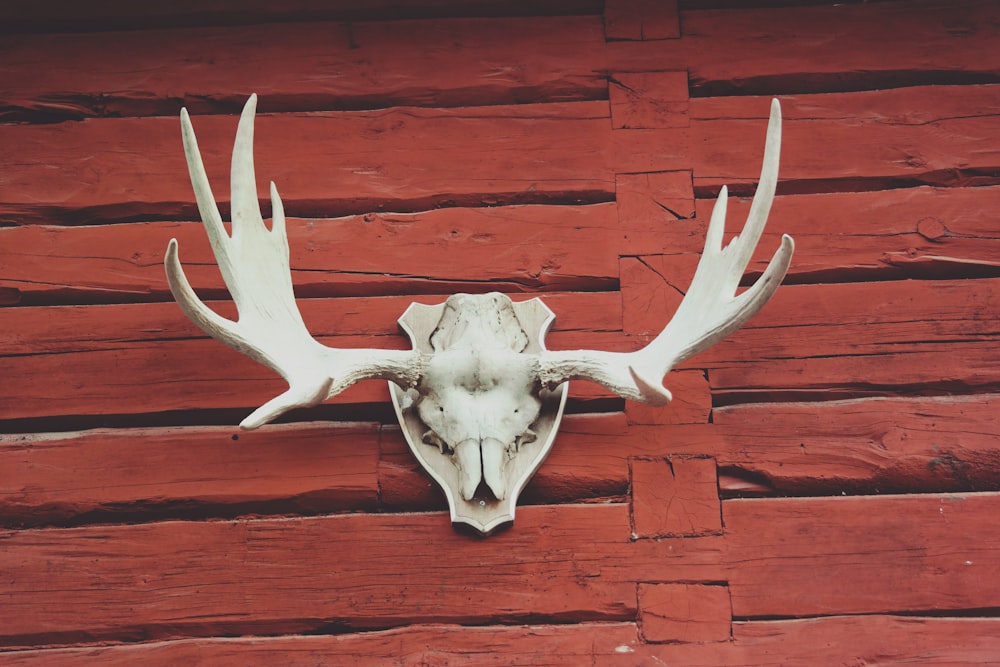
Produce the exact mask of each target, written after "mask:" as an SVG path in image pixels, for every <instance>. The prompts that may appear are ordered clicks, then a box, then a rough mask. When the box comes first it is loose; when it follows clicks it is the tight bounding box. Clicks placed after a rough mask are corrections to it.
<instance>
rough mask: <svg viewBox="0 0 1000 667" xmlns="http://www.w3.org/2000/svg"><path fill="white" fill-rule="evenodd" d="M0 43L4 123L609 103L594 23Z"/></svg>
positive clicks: (407, 24)
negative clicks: (184, 110) (250, 110)
mask: <svg viewBox="0 0 1000 667" xmlns="http://www.w3.org/2000/svg"><path fill="white" fill-rule="evenodd" d="M298 20H302V17H299V19H298ZM0 44H2V47H3V50H4V54H5V58H4V62H3V64H2V65H0V79H3V80H4V81H5V83H6V86H5V88H4V90H3V92H2V93H0V120H4V121H12V120H28V121H31V120H37V119H43V120H46V121H49V122H51V121H54V120H62V119H80V118H86V117H100V116H146V115H165V116H174V115H176V114H177V112H178V111H179V110H180V107H181V106H187V107H188V110H189V111H190V112H191V113H193V114H206V113H220V112H221V113H233V112H235V111H238V110H239V109H240V107H242V105H243V102H244V101H245V100H246V97H247V95H249V94H250V93H251V92H256V93H258V94H259V95H260V96H261V105H260V109H261V111H262V112H267V113H271V112H278V111H333V110H343V109H363V108H378V107H387V106H405V105H412V106H482V105H490V104H518V103H525V102H547V101H568V100H586V99H591V100H592V99H601V98H604V97H606V96H607V84H606V81H605V79H604V77H603V75H602V72H603V70H604V69H605V67H604V35H603V30H602V26H601V21H600V18H599V17H598V16H588V17H531V18H509V19H508V18H489V19H453V20H442V19H430V20H411V21H377V22H359V23H327V22H320V21H316V22H309V23H278V24H274V23H271V24H266V23H265V24H260V25H250V26H242V27H234V26H227V27H219V28H191V29H173V30H138V31H133V32H118V33H116V34H115V35H114V36H113V38H111V39H109V38H108V35H107V34H106V33H101V32H80V33H75V34H68V35H67V34H47V35H37V34H35V35H5V36H3V37H0ZM123 57H124V58H127V59H128V66H127V67H124V66H122V64H121V61H122V59H123Z"/></svg>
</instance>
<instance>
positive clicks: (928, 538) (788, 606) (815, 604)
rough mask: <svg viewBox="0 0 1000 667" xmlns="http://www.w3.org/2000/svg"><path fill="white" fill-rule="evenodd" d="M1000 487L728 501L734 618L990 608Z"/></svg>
mask: <svg viewBox="0 0 1000 667" xmlns="http://www.w3.org/2000/svg"><path fill="white" fill-rule="evenodd" d="M998 511H1000V494H997V493H982V494H961V495H950V496H935V495H924V496H897V497H892V496H887V497H871V496H868V497H865V496H858V497H852V498H808V499H806V498H802V499H799V498H785V499H777V500H773V499H767V500H727V501H725V502H723V503H722V516H723V521H724V523H725V526H726V547H727V563H728V564H729V568H730V570H729V573H728V577H727V578H728V580H729V590H730V593H731V595H732V601H733V614H734V615H735V616H736V617H738V618H754V617H768V616H815V615H829V614H856V613H881V612H899V611H919V612H925V613H926V612H931V613H934V612H943V611H951V610H962V609H991V608H994V607H995V605H996V601H997V599H998V596H1000V536H998V535H997V533H996V532H995V531H990V530H985V529H984V528H985V527H986V526H988V525H990V522H991V521H993V520H994V517H996V515H997V512H998Z"/></svg>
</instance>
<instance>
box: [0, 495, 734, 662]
mask: <svg viewBox="0 0 1000 667" xmlns="http://www.w3.org/2000/svg"><path fill="white" fill-rule="evenodd" d="M517 522H518V530H512V531H507V532H504V533H501V534H499V535H495V536H493V537H491V538H490V539H489V540H482V539H476V538H474V537H470V536H465V535H459V534H457V533H455V531H453V529H452V528H451V526H450V524H449V522H448V521H447V516H446V515H442V514H440V513H433V514H423V515H421V514H396V515H382V516H376V515H345V516H334V517H321V518H313V519H268V520H242V521H212V522H187V521H180V522H165V523H158V524H146V525H134V526H125V525H119V526H94V527H86V528H66V529H49V530H21V531H7V532H6V533H5V534H4V535H3V540H2V544H3V547H2V550H0V571H3V572H4V573H5V574H4V578H5V581H6V582H7V583H6V587H7V593H6V595H5V604H4V605H3V606H2V608H0V620H2V623H0V628H2V636H0V644H2V645H5V646H9V647H16V646H26V645H31V644H49V643H67V642H69V643H74V642H80V641H94V640H100V639H133V640H134V639H140V638H141V639H147V640H148V639H167V638H173V637H180V636H214V635H219V634H232V633H236V634H244V633H254V634H256V633H260V632H266V633H268V634H274V633H299V632H303V631H310V630H311V631H316V630H320V629H322V628H327V627H340V628H345V629H346V628H384V627H386V626H390V625H391V626H395V625H404V624H411V623H426V622H445V623H447V622H453V623H475V624H485V623H490V622H511V621H516V620H517V619H518V618H526V617H530V618H531V619H532V620H533V621H539V620H542V619H546V618H548V619H551V620H552V621H556V620H558V621H561V622H580V621H587V620H606V621H613V620H625V619H629V618H632V617H634V615H635V605H636V583H635V582H636V581H640V580H641V581H658V580H663V579H664V578H667V579H669V580H675V579H678V578H680V579H685V580H691V581H714V580H717V578H718V577H719V576H720V565H719V555H720V548H721V544H720V542H719V538H694V539H685V540H664V541H652V540H644V541H640V542H631V541H630V540H629V533H630V530H629V519H628V508H627V506H624V505H598V506H595V505H580V506H574V505H564V506H557V507H538V508H532V507H527V508H522V509H521V510H520V511H519V512H518V517H517ZM456 554H461V556H460V557H456ZM42 575H44V584H41V583H40V582H41V581H42V580H41V579H40V578H39V577H41V576H42ZM69 590H72V591H73V594H72V595H69V596H67V595H66V591H69ZM278 590H280V591H286V592H287V591H294V594H282V595H275V591H278Z"/></svg>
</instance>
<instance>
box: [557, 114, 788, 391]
mask: <svg viewBox="0 0 1000 667" xmlns="http://www.w3.org/2000/svg"><path fill="white" fill-rule="evenodd" d="M780 152H781V107H780V106H779V105H778V100H773V101H772V102H771V117H770V120H769V122H768V125H767V139H766V140H765V145H764V160H763V165H762V166H761V172H760V183H759V184H758V185H757V191H756V192H755V193H754V197H753V203H752V204H751V205H750V213H749V215H748V216H747V222H746V225H745V226H744V227H743V233H742V234H740V235H739V236H736V237H735V238H734V239H733V240H732V241H731V242H730V243H729V245H727V246H726V247H725V248H723V247H722V237H723V233H724V231H725V224H726V201H727V198H728V190H727V189H726V187H725V186H723V187H722V190H721V191H720V192H719V197H718V199H717V200H716V202H715V207H714V208H713V209H712V217H711V219H710V221H709V223H708V232H707V234H706V238H705V250H704V252H703V253H702V256H701V260H699V262H698V268H697V269H696V270H695V274H694V279H693V280H692V282H691V287H690V288H688V291H687V294H685V296H684V300H683V301H682V302H681V305H680V306H679V307H678V308H677V312H676V313H675V314H674V317H673V319H671V320H670V322H669V323H668V324H667V326H666V328H664V330H663V331H662V332H661V333H660V335H658V336H657V337H656V338H654V339H653V340H652V341H651V342H650V343H649V345H647V346H646V347H644V348H643V349H641V350H638V351H636V352H631V353H620V352H602V351H600V350H575V351H563V352H561V351H549V352H544V353H543V354H542V356H541V359H540V361H539V376H540V378H541V380H542V381H543V382H544V383H545V384H547V385H549V386H553V385H556V384H559V383H560V382H564V381H566V380H572V379H576V378H579V379H585V380H591V381H593V382H597V383H598V384H601V385H603V386H605V387H607V388H608V389H610V390H611V391H613V392H615V393H616V394H618V395H619V396H621V397H623V398H627V399H631V400H634V401H642V402H644V403H651V404H653V405H665V404H666V403H668V402H670V399H671V395H670V392H669V391H668V390H667V389H666V388H664V386H663V376H665V375H666V374H667V372H668V371H669V370H670V369H671V368H673V367H674V366H675V365H677V364H679V363H681V362H682V361H684V360H685V359H688V358H689V357H692V356H694V355H695V354H697V353H698V352H700V351H702V350H704V349H706V348H709V347H711V346H712V345H714V344H715V343H717V342H719V341H720V340H722V339H723V338H725V337H726V336H728V335H729V334H731V333H732V332H733V331H735V330H736V329H738V328H739V327H741V326H743V324H744V323H745V322H746V321H747V320H749V319H750V318H751V317H753V316H754V315H755V314H756V313H757V311H759V310H760V309H761V308H763V307H764V304H765V303H767V301H768V300H769V299H770V298H771V296H772V295H773V294H774V291H775V290H776V289H778V285H780V284H781V280H782V278H784V277H785V273H786V272H787V271H788V265H789V263H790V262H791V261H792V252H793V251H794V249H795V243H794V242H793V241H792V237H791V236H789V235H787V234H785V235H783V236H782V237H781V247H780V248H779V249H778V251H777V252H776V253H775V255H774V257H773V258H772V259H771V262H770V264H768V266H767V268H766V269H765V270H764V273H763V275H762V276H761V277H760V278H759V279H758V280H757V282H756V283H755V284H754V285H753V286H752V287H750V288H749V289H747V290H746V291H745V292H743V293H742V294H740V295H738V296H737V295H736V289H737V287H739V284H740V278H741V277H742V276H743V271H744V270H746V267H747V264H748V263H749V262H750V258H751V256H752V255H753V251H754V248H756V246H757V241H758V240H760V235H761V232H763V231H764V225H765V223H766V222H767V215H768V213H769V212H770V210H771V202H772V201H773V199H774V191H775V187H776V186H777V182H778V157H779V153H780Z"/></svg>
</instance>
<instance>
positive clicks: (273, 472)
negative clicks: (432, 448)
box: [0, 422, 379, 527]
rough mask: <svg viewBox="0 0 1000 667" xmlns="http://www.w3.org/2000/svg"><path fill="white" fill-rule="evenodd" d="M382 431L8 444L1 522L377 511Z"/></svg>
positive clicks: (79, 437) (333, 429) (103, 433)
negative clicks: (380, 437)
mask: <svg viewBox="0 0 1000 667" xmlns="http://www.w3.org/2000/svg"><path fill="white" fill-rule="evenodd" d="M378 441H379V426H378V425H377V424H365V425H359V424H334V423H323V422H318V423H315V424H296V425H283V426H272V427H269V428H267V429H263V430H259V431H253V432H244V431H240V430H239V429H237V428H235V427H227V428H220V427H187V428H163V429H106V430H94V431H85V432H82V433H50V434H37V435H36V434H30V435H6V436H0V461H2V463H0V469H2V470H3V474H2V475H0V517H2V518H0V521H2V522H3V525H5V526H10V527H16V526H23V525H40V524H46V523H51V522H61V521H70V522H73V523H79V522H83V521H87V522H90V521H105V522H106V521H109V520H117V521H123V520H130V519H133V518H136V517H142V518H144V519H146V520H148V519H149V518H151V517H160V516H196V517H201V516H234V515H237V514H247V513H264V514H277V513H282V512H294V513H316V512H339V511H348V510H376V509H378V505H379V497H378V496H379V483H378V461H379V445H378Z"/></svg>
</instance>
